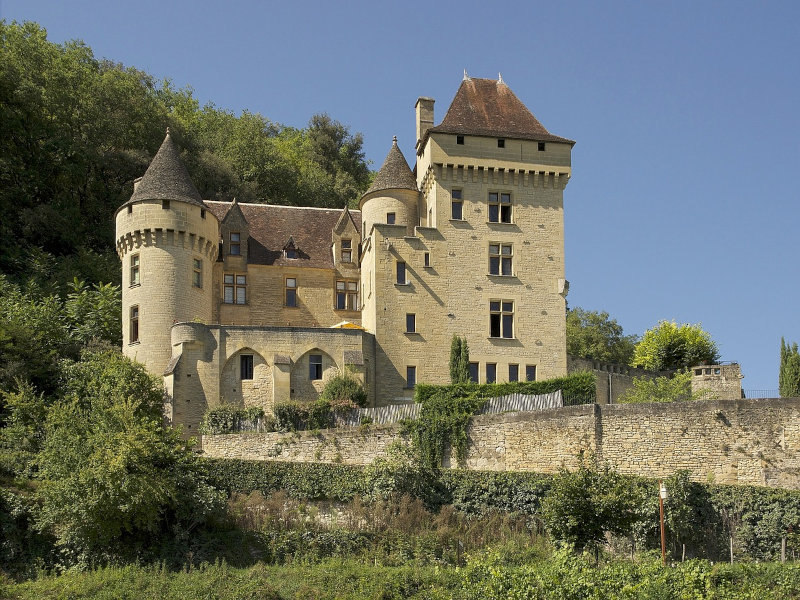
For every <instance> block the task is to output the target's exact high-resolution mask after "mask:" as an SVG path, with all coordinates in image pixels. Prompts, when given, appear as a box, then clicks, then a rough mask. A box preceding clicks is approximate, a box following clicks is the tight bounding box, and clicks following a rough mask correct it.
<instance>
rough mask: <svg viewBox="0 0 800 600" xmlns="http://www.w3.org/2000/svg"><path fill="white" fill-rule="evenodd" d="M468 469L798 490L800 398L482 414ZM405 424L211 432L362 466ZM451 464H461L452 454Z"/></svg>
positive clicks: (283, 452) (239, 447)
mask: <svg viewBox="0 0 800 600" xmlns="http://www.w3.org/2000/svg"><path fill="white" fill-rule="evenodd" d="M468 435H469V446H468V452H467V458H466V464H465V465H464V466H465V467H466V468H467V469H481V470H491V471H534V472H540V473H554V472H556V471H558V469H560V468H567V469H574V468H576V467H577V466H578V464H579V461H580V460H581V458H580V457H581V455H584V456H588V457H593V459H594V460H596V461H597V463H598V464H600V465H602V464H608V465H609V466H610V467H611V468H613V469H614V470H616V471H618V472H620V473H626V474H634V475H641V476H645V477H653V478H658V477H667V476H670V475H672V474H673V473H675V471H677V470H679V469H687V470H689V472H690V476H691V478H692V479H694V480H695V481H703V482H708V481H713V482H716V483H725V484H748V485H763V486H771V487H782V488H789V489H800V399H798V398H780V399H761V400H744V399H742V400H728V401H724V400H705V401H697V402H680V403H653V404H616V405H600V404H590V405H583V406H572V407H565V408H560V409H551V410H545V411H541V412H525V413H504V414H499V415H483V416H478V417H474V418H473V420H472V422H471V424H470V427H469V430H468ZM393 441H401V442H407V440H406V439H405V438H403V437H402V436H401V434H400V427H392V426H380V427H369V428H357V427H353V428H342V429H339V430H334V429H331V430H327V431H321V432H319V434H316V435H315V434H311V433H308V432H303V433H298V434H286V433H265V434H234V435H218V436H203V439H202V445H203V452H204V455H205V456H207V457H210V458H240V459H250V460H287V461H297V462H313V461H317V462H320V461H321V462H341V463H343V464H354V465H364V464H369V463H370V462H372V461H373V460H374V459H375V458H378V457H380V456H382V454H383V452H384V451H385V449H386V448H387V447H388V445H389V444H391V443H392V442H393ZM444 466H446V467H447V466H455V465H454V463H453V461H451V460H447V461H446V464H445V465H444Z"/></svg>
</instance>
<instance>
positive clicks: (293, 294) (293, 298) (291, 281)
mask: <svg viewBox="0 0 800 600" xmlns="http://www.w3.org/2000/svg"><path fill="white" fill-rule="evenodd" d="M285 304H286V306H290V307H296V306H297V279H295V278H294V277H287V278H286V300H285Z"/></svg>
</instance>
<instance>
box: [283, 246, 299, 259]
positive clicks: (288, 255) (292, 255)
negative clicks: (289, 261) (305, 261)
mask: <svg viewBox="0 0 800 600" xmlns="http://www.w3.org/2000/svg"><path fill="white" fill-rule="evenodd" d="M286 258H297V250H295V249H294V248H287V249H286Z"/></svg>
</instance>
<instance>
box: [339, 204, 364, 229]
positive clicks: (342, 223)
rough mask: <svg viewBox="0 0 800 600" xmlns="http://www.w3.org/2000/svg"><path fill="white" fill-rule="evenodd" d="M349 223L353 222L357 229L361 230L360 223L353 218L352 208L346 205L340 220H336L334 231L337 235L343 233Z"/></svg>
mask: <svg viewBox="0 0 800 600" xmlns="http://www.w3.org/2000/svg"><path fill="white" fill-rule="evenodd" d="M348 223H352V224H353V227H354V228H355V230H356V231H358V230H359V228H358V223H356V222H355V220H353V215H351V214H350V209H349V208H347V207H346V206H345V207H344V210H343V211H342V214H341V216H340V217H339V220H338V221H336V226H335V227H334V228H333V232H334V233H336V234H337V235H341V234H342V233H344V230H345V229H347V224H348Z"/></svg>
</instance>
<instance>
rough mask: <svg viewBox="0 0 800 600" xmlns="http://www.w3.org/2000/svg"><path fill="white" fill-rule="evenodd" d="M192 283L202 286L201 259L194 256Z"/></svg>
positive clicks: (195, 285) (197, 286)
mask: <svg viewBox="0 0 800 600" xmlns="http://www.w3.org/2000/svg"><path fill="white" fill-rule="evenodd" d="M192 264H193V269H192V285H193V286H194V287H196V288H202V287H203V261H202V259H200V258H195V259H193V261H192Z"/></svg>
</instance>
